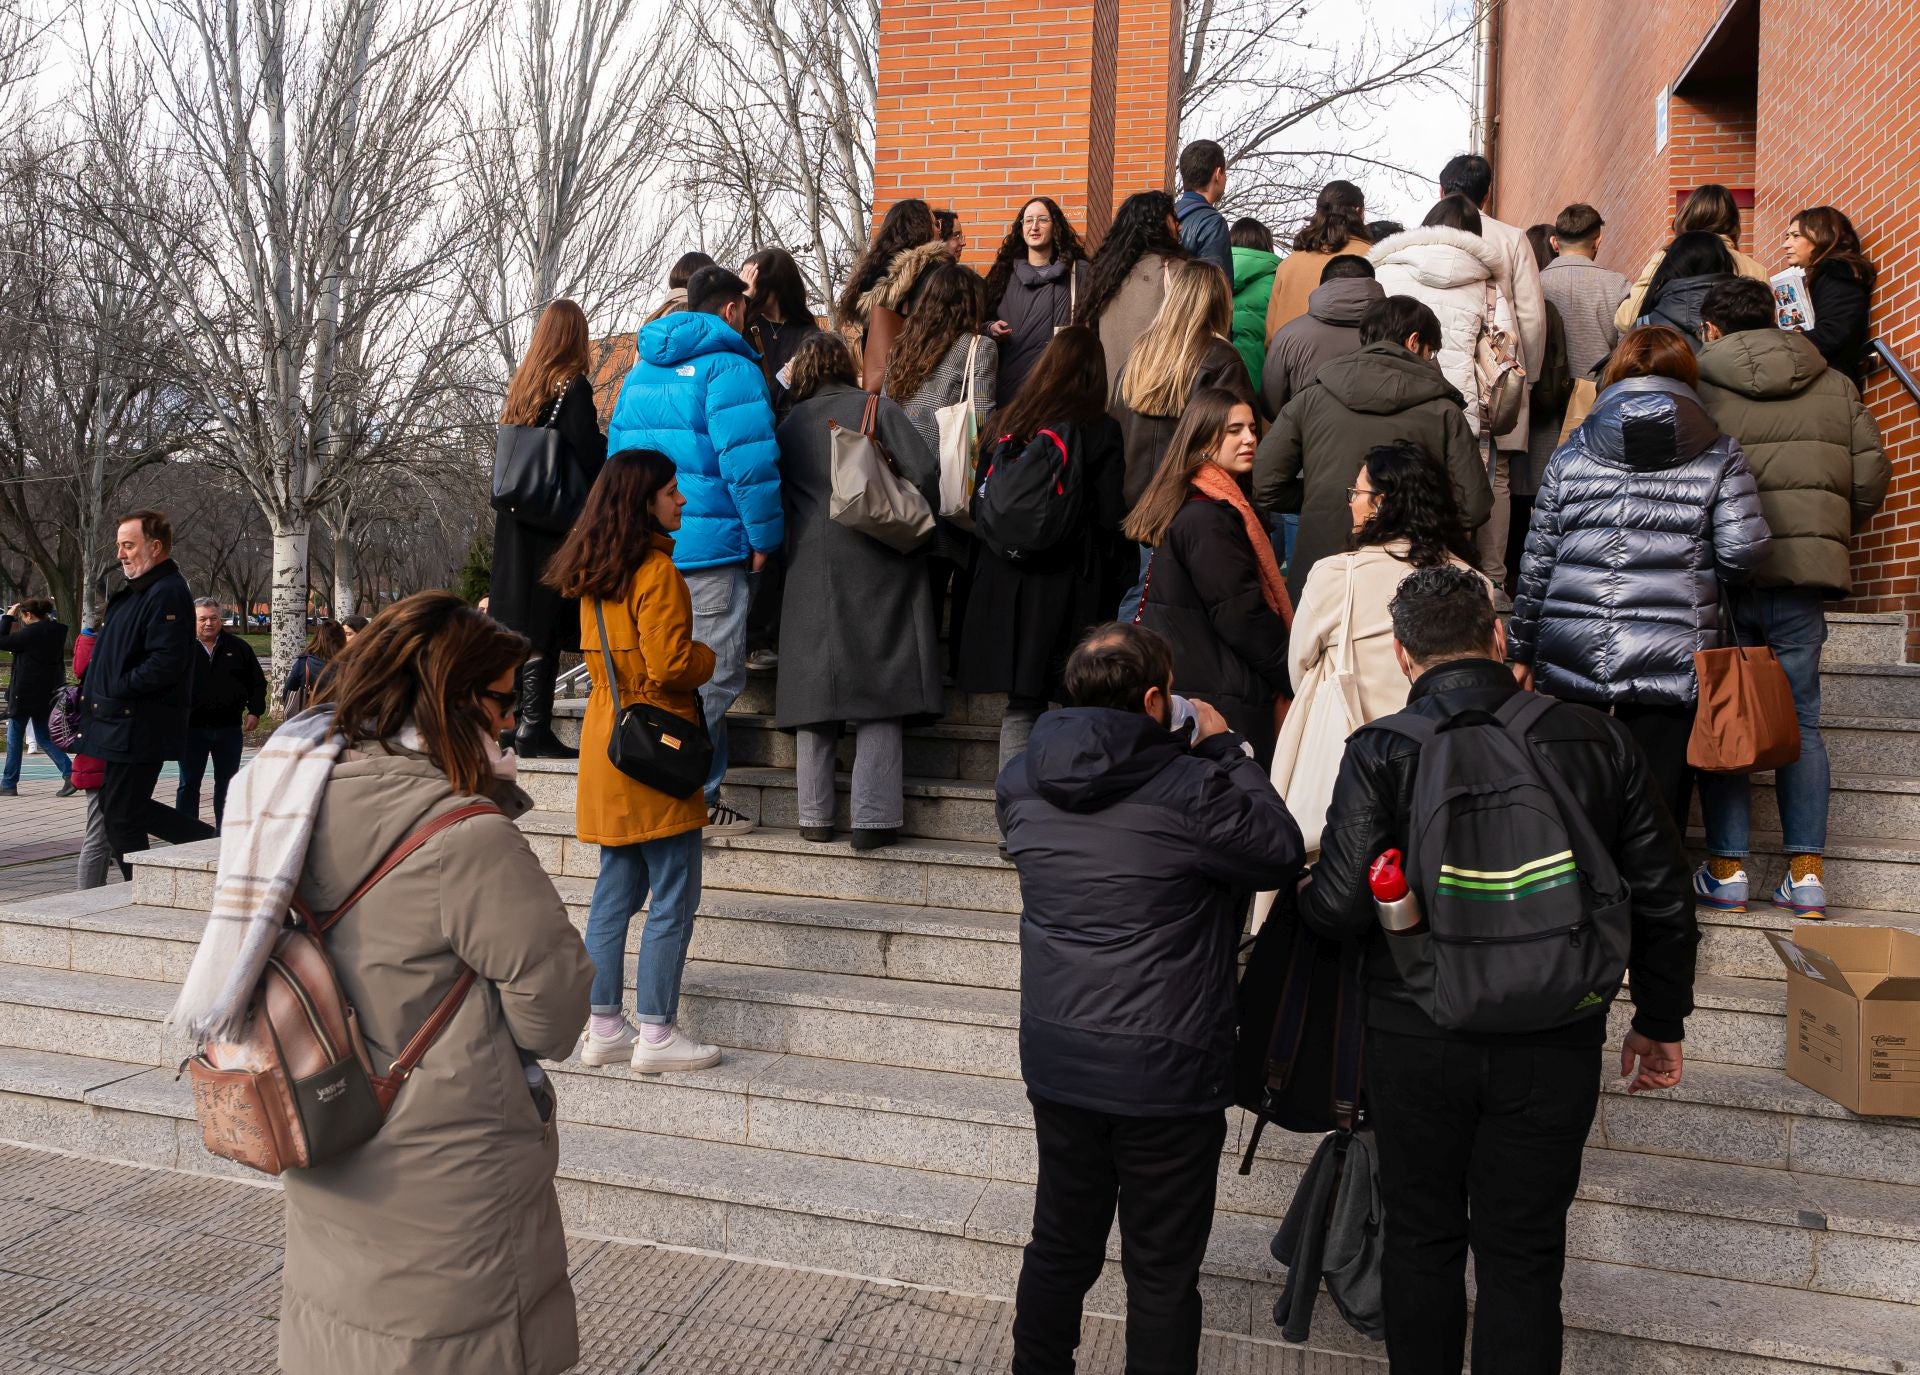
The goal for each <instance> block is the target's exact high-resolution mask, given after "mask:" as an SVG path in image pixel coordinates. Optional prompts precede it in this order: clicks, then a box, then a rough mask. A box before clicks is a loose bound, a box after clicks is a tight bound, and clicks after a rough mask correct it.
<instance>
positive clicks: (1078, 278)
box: [987, 196, 1091, 406]
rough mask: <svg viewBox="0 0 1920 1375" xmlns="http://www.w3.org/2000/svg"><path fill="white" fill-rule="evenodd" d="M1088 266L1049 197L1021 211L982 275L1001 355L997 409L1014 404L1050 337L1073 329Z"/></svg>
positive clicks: (990, 323) (1077, 241)
mask: <svg viewBox="0 0 1920 1375" xmlns="http://www.w3.org/2000/svg"><path fill="white" fill-rule="evenodd" d="M1090 266H1091V265H1090V264H1089V262H1088V261H1087V250H1086V246H1085V245H1084V244H1082V243H1081V242H1080V236H1079V235H1078V234H1077V233H1075V232H1074V228H1073V223H1072V221H1070V220H1069V219H1068V218H1067V213H1066V211H1064V210H1062V209H1061V208H1060V206H1059V205H1058V204H1057V203H1056V202H1055V201H1054V200H1053V198H1052V197H1050V196H1035V197H1034V198H1033V199H1032V200H1030V201H1028V202H1027V203H1026V204H1025V205H1023V206H1021V207H1020V216H1019V218H1018V219H1016V220H1015V221H1014V222H1013V227H1012V228H1011V229H1009V230H1008V231H1007V237H1006V239H1005V241H1004V242H1002V243H1001V245H1000V251H999V252H998V253H997V254H995V255H994V259H993V266H992V267H991V268H989V269H988V270H987V320H988V325H987V333H988V334H990V335H992V336H993V339H994V342H995V343H996V344H997V345H998V346H999V349H1000V365H999V368H998V370H997V371H996V372H995V374H994V394H993V402H994V404H995V405H996V406H1004V405H1006V404H1007V402H1009V401H1011V400H1013V395H1014V393H1015V392H1017V391H1019V390H1020V384H1021V383H1022V382H1024V381H1026V379H1027V374H1028V373H1030V372H1032V371H1033V367H1034V364H1036V363H1038V362H1039V361H1040V355H1041V354H1042V353H1044V352H1046V348H1047V345H1048V344H1049V343H1051V342H1052V340H1053V336H1054V335H1055V334H1057V333H1059V332H1060V331H1061V330H1063V329H1065V328H1066V327H1067V326H1068V325H1070V324H1072V323H1073V314H1074V309H1075V307H1077V306H1078V305H1079V303H1080V297H1081V296H1083V295H1085V294H1086V291H1087V274H1088V271H1089V268H1090Z"/></svg>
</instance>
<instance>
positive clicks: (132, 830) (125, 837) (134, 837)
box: [100, 760, 219, 879]
mask: <svg viewBox="0 0 1920 1375" xmlns="http://www.w3.org/2000/svg"><path fill="white" fill-rule="evenodd" d="M163 767H165V766H164V765H163V764H161V763H160V762H159V761H158V760H155V761H152V762H150V763H149V762H144V761H143V762H141V763H138V764H119V763H113V762H108V763H106V764H103V765H102V769H103V777H102V778H101V782H100V809H101V811H102V812H103V813H104V814H105V816H106V821H107V848H108V849H110V850H111V851H112V852H113V857H114V859H115V860H116V861H118V862H119V865H120V877H122V878H125V879H131V878H132V877H133V865H131V864H129V863H128V862H127V856H128V855H131V854H138V853H139V852H140V851H142V850H144V849H146V848H147V837H148V836H150V835H154V836H159V837H160V839H162V840H164V841H166V842H167V843H168V844H169V845H185V844H187V843H188V842H189V841H195V840H206V839H208V838H209V837H211V836H214V835H217V834H219V833H218V832H217V831H215V830H214V829H213V827H211V826H209V825H207V823H206V822H204V821H201V820H200V819H199V818H198V817H187V816H181V815H180V813H178V812H176V811H175V810H174V809H173V808H171V807H169V806H167V805H166V804H165V803H162V802H156V801H154V798H153V790H154V787H155V786H156V785H157V784H158V783H159V782H160V770H161V769H162V768H163Z"/></svg>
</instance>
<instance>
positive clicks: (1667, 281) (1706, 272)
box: [1635, 234, 1733, 353]
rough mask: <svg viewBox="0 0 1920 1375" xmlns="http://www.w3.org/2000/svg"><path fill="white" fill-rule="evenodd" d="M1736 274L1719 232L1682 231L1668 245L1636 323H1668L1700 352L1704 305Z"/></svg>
mask: <svg viewBox="0 0 1920 1375" xmlns="http://www.w3.org/2000/svg"><path fill="white" fill-rule="evenodd" d="M1732 276H1733V255H1732V254H1730V253H1728V252H1727V246H1726V245H1725V244H1724V243H1722V242H1721V241H1720V236H1719V235H1717V234H1682V235H1680V236H1679V237H1678V238H1676V239H1675V240H1674V241H1673V242H1672V243H1670V244H1668V245H1667V252H1666V256H1664V257H1663V258H1661V259H1660V266H1659V267H1658V268H1657V269H1656V270H1655V271H1654V274H1653V280H1652V281H1651V282H1650V283H1648V285H1647V294H1646V295H1645V297H1643V298H1642V300H1641V304H1640V309H1641V314H1640V318H1639V320H1637V321H1636V322H1635V323H1636V324H1641V325H1665V326H1667V327H1668V328H1669V329H1672V330H1675V331H1677V332H1678V333H1679V334H1680V335H1681V336H1682V337H1683V338H1685V339H1686V341H1687V346H1688V347H1689V348H1691V349H1693V350H1694V351H1695V352H1696V353H1697V352H1698V351H1699V349H1700V343H1701V339H1700V306H1701V304H1702V303H1703V302H1705V300H1706V299H1707V293H1708V292H1709V291H1711V290H1713V288H1714V286H1715V285H1716V284H1717V283H1720V282H1723V281H1726V280H1727V279H1728V278H1730V277H1732Z"/></svg>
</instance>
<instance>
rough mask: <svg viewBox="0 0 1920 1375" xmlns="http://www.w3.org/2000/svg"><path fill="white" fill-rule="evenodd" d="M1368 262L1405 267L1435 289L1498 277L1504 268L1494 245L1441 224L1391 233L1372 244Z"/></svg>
mask: <svg viewBox="0 0 1920 1375" xmlns="http://www.w3.org/2000/svg"><path fill="white" fill-rule="evenodd" d="M1367 261H1368V262H1370V263H1372V264H1373V265H1374V267H1375V268H1376V269H1378V268H1381V267H1384V266H1386V265H1388V264H1392V265H1394V266H1397V267H1401V268H1404V269H1406V271H1407V272H1408V273H1409V274H1410V275H1411V276H1412V277H1413V279H1414V280H1415V281H1417V282H1419V283H1420V284H1421V285H1422V286H1429V287H1433V288H1434V289H1436V290H1445V289H1448V288H1451V287H1461V286H1471V285H1472V284H1473V283H1475V282H1479V281H1484V280H1487V279H1489V278H1492V279H1495V280H1497V279H1498V278H1499V277H1500V275H1501V273H1502V271H1503V270H1504V268H1505V262H1504V260H1503V258H1502V257H1501V253H1500V249H1499V248H1498V247H1497V246H1496V245H1494V244H1492V243H1490V242H1489V241H1487V240H1486V239H1483V238H1481V237H1480V235H1478V234H1469V233H1468V232H1467V231H1466V230H1464V229H1449V228H1447V227H1446V226H1444V225H1434V226H1432V227H1430V228H1421V229H1409V230H1408V231H1407V232H1406V233H1404V234H1394V235H1390V236H1389V237H1387V238H1384V239H1382V240H1381V241H1380V242H1379V243H1377V244H1375V245H1374V246H1373V248H1372V250H1371V251H1370V252H1369V253H1368V254H1367Z"/></svg>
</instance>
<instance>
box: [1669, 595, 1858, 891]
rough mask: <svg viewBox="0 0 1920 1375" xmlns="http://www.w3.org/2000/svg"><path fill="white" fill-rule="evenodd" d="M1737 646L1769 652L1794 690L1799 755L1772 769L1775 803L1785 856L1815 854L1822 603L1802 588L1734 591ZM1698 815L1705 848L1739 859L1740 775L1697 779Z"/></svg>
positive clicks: (1823, 786) (1821, 801)
mask: <svg viewBox="0 0 1920 1375" xmlns="http://www.w3.org/2000/svg"><path fill="white" fill-rule="evenodd" d="M1728 601H1729V603H1730V605H1731V606H1732V608H1733V622H1734V625H1735V626H1736V627H1737V628H1738V629H1739V632H1740V641H1741V643H1742V644H1748V645H1765V646H1766V647H1767V648H1769V649H1771V650H1772V651H1773V654H1774V657H1775V658H1776V659H1778V660H1779V661H1780V667H1781V668H1782V669H1783V670H1784V671H1785V672H1786V675H1787V685H1788V686H1789V687H1791V688H1792V689H1793V714H1794V715H1795V716H1797V717H1798V718H1799V720H1800V757H1799V758H1798V759H1796V760H1794V762H1793V763H1791V764H1783V765H1781V766H1780V767H1779V768H1778V769H1776V770H1774V775H1773V780H1774V791H1775V794H1776V796H1778V798H1779V799H1780V829H1781V840H1782V841H1783V843H1784V846H1785V849H1786V851H1787V853H1788V854H1795V855H1817V854H1820V853H1821V852H1822V851H1824V850H1825V849H1826V847H1827V794H1828V790H1829V788H1830V785H1831V783H1832V778H1833V774H1832V770H1831V769H1830V768H1829V767H1828V764H1827V742H1826V741H1825V740H1823V739H1822V738H1821V736H1820V647H1821V646H1822V645H1824V644H1825V643H1826V642H1827V613H1826V604H1825V599H1824V598H1823V597H1822V596H1821V595H1820V593H1819V592H1817V591H1815V590H1813V589H1811V588H1805V587H1757V588H1741V589H1738V590H1736V591H1734V592H1733V593H1732V594H1731V595H1730V596H1729V598H1728ZM1699 779H1700V812H1701V815H1702V817H1703V819H1704V820H1705V821H1706V826H1707V850H1708V852H1709V853H1711V854H1714V855H1718V856H1720V857H1722V858H1724V859H1745V858H1746V855H1747V847H1748V833H1747V825H1748V818H1749V816H1750V809H1751V806H1752V790H1751V787H1750V785H1749V782H1748V778H1747V775H1745V774H1724V773H1703V774H1701V775H1699Z"/></svg>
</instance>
